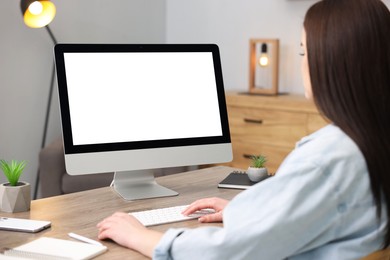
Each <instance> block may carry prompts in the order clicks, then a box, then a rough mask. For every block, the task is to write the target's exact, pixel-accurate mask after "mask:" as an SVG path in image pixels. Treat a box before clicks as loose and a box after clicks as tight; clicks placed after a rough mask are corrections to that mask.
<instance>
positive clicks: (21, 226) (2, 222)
mask: <svg viewBox="0 0 390 260" xmlns="http://www.w3.org/2000/svg"><path fill="white" fill-rule="evenodd" d="M50 226H51V222H50V221H43V220H32V219H22V218H5V217H0V230H8V231H19V232H28V233H36V232H39V231H41V230H44V229H46V228H48V227H50Z"/></svg>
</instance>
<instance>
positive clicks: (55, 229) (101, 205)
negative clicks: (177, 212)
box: [0, 166, 241, 259]
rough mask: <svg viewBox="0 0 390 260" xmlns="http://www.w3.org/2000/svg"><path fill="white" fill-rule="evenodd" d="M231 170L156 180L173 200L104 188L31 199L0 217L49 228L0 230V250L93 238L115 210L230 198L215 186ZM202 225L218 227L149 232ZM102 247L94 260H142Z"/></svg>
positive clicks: (122, 250) (118, 248)
mask: <svg viewBox="0 0 390 260" xmlns="http://www.w3.org/2000/svg"><path fill="white" fill-rule="evenodd" d="M233 170H234V168H230V167H224V166H217V167H213V168H206V169H201V170H196V171H191V172H186V173H180V174H173V175H169V176H164V177H160V178H158V179H157V182H158V183H160V184H161V185H163V186H165V187H168V188H170V189H173V190H175V191H177V192H179V196H175V197H165V198H155V199H146V200H138V201H125V200H123V199H122V198H120V197H119V196H118V195H117V194H116V192H115V191H113V190H112V189H111V188H110V187H106V188H100V189H95V190H90V191H84V192H78V193H72V194H68V195H62V196H56V197H51V198H46V199H40V200H35V201H33V202H32V204H31V210H30V211H29V212H21V213H14V214H11V213H4V212H0V216H2V217H16V218H28V219H37V220H50V221H51V222H52V227H51V228H50V229H47V230H45V231H41V232H39V233H35V234H29V233H20V232H10V231H0V245H1V247H2V248H5V247H8V248H12V247H16V246H18V245H21V244H24V243H26V242H28V241H31V240H34V239H36V238H38V237H41V236H47V237H56V238H61V239H69V240H71V238H70V237H68V235H67V234H68V233H69V232H74V233H77V234H80V235H82V236H86V237H89V238H92V239H97V228H96V224H97V223H98V222H100V221H101V220H102V219H104V218H105V217H107V216H109V215H111V214H112V213H114V212H116V211H124V212H131V211H139V210H147V209H153V208H162V207H169V206H177V205H184V204H188V203H191V202H193V201H194V200H196V199H200V198H205V197H221V198H225V199H231V198H233V197H234V196H235V195H236V194H238V193H239V192H240V191H241V190H233V189H218V188H217V184H218V183H219V182H220V181H221V180H222V179H223V178H225V177H226V176H227V175H228V174H229V173H230V172H231V171H233ZM205 225H221V224H199V223H198V222H197V220H190V221H185V222H178V223H173V224H166V225H160V226H155V227H152V229H154V230H158V231H162V232H163V231H166V230H167V229H168V228H171V227H189V228H192V227H197V226H205ZM103 244H104V245H106V246H107V247H108V251H107V252H106V253H104V254H103V255H100V256H98V257H97V258H96V259H120V258H125V259H145V257H144V256H143V255H141V254H139V253H136V252H134V251H132V250H129V249H126V248H123V247H121V246H118V245H117V244H115V243H113V242H111V241H103Z"/></svg>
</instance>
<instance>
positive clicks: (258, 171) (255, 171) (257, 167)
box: [247, 155, 268, 182]
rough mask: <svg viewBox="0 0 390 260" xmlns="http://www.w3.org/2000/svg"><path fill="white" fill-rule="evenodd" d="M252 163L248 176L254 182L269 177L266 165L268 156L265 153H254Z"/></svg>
mask: <svg viewBox="0 0 390 260" xmlns="http://www.w3.org/2000/svg"><path fill="white" fill-rule="evenodd" d="M251 160H252V164H251V166H249V168H248V170H247V174H248V177H249V179H250V180H251V181H253V182H259V181H261V180H264V179H266V178H267V177H268V170H267V168H266V167H265V163H266V162H267V158H266V157H265V156H264V155H252V156H251Z"/></svg>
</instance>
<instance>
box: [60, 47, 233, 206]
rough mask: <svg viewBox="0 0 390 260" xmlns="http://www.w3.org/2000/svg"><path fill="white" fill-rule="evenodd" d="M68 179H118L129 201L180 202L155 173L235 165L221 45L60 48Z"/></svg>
mask: <svg viewBox="0 0 390 260" xmlns="http://www.w3.org/2000/svg"><path fill="white" fill-rule="evenodd" d="M54 53H55V63H56V69H57V79H58V90H59V102H60V112H61V122H62V132H63V142H64V154H65V164H66V169H67V172H68V173H69V174H70V175H81V174H92V173H103V172H115V176H114V181H113V186H114V188H115V190H116V191H117V192H118V193H119V194H120V195H121V196H122V197H123V198H124V199H128V200H134V199H142V198H153V197H161V196H172V195H177V192H175V191H172V190H170V189H167V188H165V187H162V186H160V185H158V184H157V183H156V181H155V180H154V176H153V171H152V170H153V169H156V168H165V167H175V166H190V165H201V164H210V163H222V162H228V161H231V160H232V147H231V141H230V133H229V124H228V117H227V111H226V102H225V93H224V87H223V80H222V71H221V62H220V55H219V49H218V46H216V45H214V44H57V45H56V46H55V48H54Z"/></svg>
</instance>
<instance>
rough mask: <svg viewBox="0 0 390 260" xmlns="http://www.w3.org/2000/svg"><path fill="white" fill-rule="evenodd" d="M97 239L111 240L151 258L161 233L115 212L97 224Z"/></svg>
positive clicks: (128, 216)
mask: <svg viewBox="0 0 390 260" xmlns="http://www.w3.org/2000/svg"><path fill="white" fill-rule="evenodd" d="M97 227H98V229H99V234H98V238H99V239H112V240H114V241H115V242H116V243H118V244H119V245H122V246H124V247H128V248H130V249H134V250H136V251H138V252H140V253H141V254H143V255H145V256H148V257H150V258H151V257H152V256H153V250H154V248H155V247H156V245H157V244H158V242H159V241H160V239H161V237H162V235H163V234H162V233H160V232H157V231H154V230H150V229H147V228H146V227H145V226H143V225H142V224H141V223H140V222H139V221H138V220H137V219H136V218H134V217H133V216H130V215H129V214H126V213H123V212H117V213H115V214H113V215H112V216H110V217H108V218H106V219H104V220H103V221H101V222H100V223H99V224H97Z"/></svg>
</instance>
